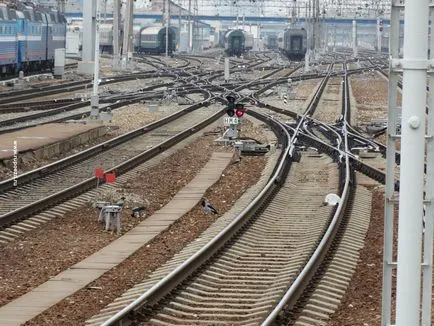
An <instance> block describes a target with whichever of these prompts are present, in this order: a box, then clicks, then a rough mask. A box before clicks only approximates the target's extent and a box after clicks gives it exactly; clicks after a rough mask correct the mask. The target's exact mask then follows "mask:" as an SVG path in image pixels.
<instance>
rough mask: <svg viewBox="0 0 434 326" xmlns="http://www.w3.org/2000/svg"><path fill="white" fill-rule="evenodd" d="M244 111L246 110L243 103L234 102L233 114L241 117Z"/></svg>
mask: <svg viewBox="0 0 434 326" xmlns="http://www.w3.org/2000/svg"><path fill="white" fill-rule="evenodd" d="M245 112H246V109H245V107H244V104H243V103H237V104H235V115H236V116H237V117H238V118H241V117H242V116H243V115H244V113H245Z"/></svg>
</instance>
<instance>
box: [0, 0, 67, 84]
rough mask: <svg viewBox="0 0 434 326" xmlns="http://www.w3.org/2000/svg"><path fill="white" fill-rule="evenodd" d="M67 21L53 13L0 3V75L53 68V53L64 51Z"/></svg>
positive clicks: (20, 5)
mask: <svg viewBox="0 0 434 326" xmlns="http://www.w3.org/2000/svg"><path fill="white" fill-rule="evenodd" d="M65 41H66V20H65V18H64V17H63V16H62V15H60V14H59V13H58V12H56V11H53V10H43V11H40V10H35V8H34V7H32V6H27V5H23V4H19V5H18V8H17V9H12V8H9V7H8V6H7V5H5V4H0V75H1V76H5V75H9V74H13V73H17V72H18V71H20V70H23V71H25V72H27V71H39V70H41V69H43V68H52V67H53V65H54V50H55V49H57V48H65Z"/></svg>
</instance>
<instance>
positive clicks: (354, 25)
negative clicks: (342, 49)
mask: <svg viewBox="0 0 434 326" xmlns="http://www.w3.org/2000/svg"><path fill="white" fill-rule="evenodd" d="M353 56H354V57H357V21H356V19H354V20H353Z"/></svg>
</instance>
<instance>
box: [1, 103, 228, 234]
mask: <svg viewBox="0 0 434 326" xmlns="http://www.w3.org/2000/svg"><path fill="white" fill-rule="evenodd" d="M198 107H200V105H195V106H193V107H192V108H190V109H186V110H183V111H181V112H178V113H175V114H174V115H172V116H170V117H168V118H165V119H162V121H163V122H157V123H154V124H151V126H145V127H144V128H140V129H138V130H135V131H133V132H131V133H129V134H127V135H123V136H120V137H117V138H115V139H113V140H110V141H108V142H105V143H103V144H100V145H97V146H95V147H93V148H91V149H89V150H87V151H85V152H81V153H78V154H76V155H73V156H72V157H68V158H66V159H64V160H61V161H58V162H56V163H53V164H51V165H49V166H45V167H42V168H40V169H37V170H34V171H31V172H29V173H26V174H24V175H21V176H20V177H19V178H18V180H17V182H18V187H14V186H13V183H12V180H6V181H4V182H2V183H0V189H2V193H1V195H0V223H1V225H2V226H5V225H7V224H10V223H12V222H14V221H16V220H17V219H22V218H24V217H26V216H30V215H31V214H34V213H36V212H39V211H41V210H43V209H45V208H48V207H50V206H52V205H54V204H55V203H56V202H59V201H61V200H64V199H67V198H71V197H73V196H74V195H77V194H79V193H81V192H84V191H85V190H87V189H89V188H92V187H94V186H95V185H96V179H95V177H94V176H93V173H94V169H95V168H99V167H101V168H104V170H106V171H110V170H115V171H116V172H117V174H120V173H122V172H124V171H127V170H128V169H130V168H132V167H134V166H135V165H137V164H138V163H137V162H136V163H134V161H137V160H138V161H141V162H143V161H144V160H146V159H149V158H151V157H153V156H154V155H156V154H158V153H159V152H161V151H163V150H164V149H165V148H168V147H170V146H171V145H173V144H174V143H176V141H179V140H180V139H182V138H183V137H181V134H182V135H184V136H185V135H188V134H190V133H192V132H195V131H197V130H199V129H200V128H201V127H203V126H205V125H206V124H208V123H210V122H212V121H214V120H215V119H217V118H218V117H219V116H220V115H221V109H220V108H218V107H215V106H214V107H208V108H206V109H198ZM152 126H157V127H156V129H154V128H155V127H152ZM152 129H154V130H152Z"/></svg>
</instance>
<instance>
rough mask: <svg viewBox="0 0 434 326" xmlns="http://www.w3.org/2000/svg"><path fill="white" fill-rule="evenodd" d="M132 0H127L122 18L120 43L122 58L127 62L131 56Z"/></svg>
mask: <svg viewBox="0 0 434 326" xmlns="http://www.w3.org/2000/svg"><path fill="white" fill-rule="evenodd" d="M133 6H134V0H127V7H126V10H125V18H124V40H123V45H122V60H124V61H125V62H128V60H129V59H130V58H131V57H132V52H133V50H132V49H133V40H132V36H133V35H132V34H133V33H132V30H133V15H134V7H133Z"/></svg>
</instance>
